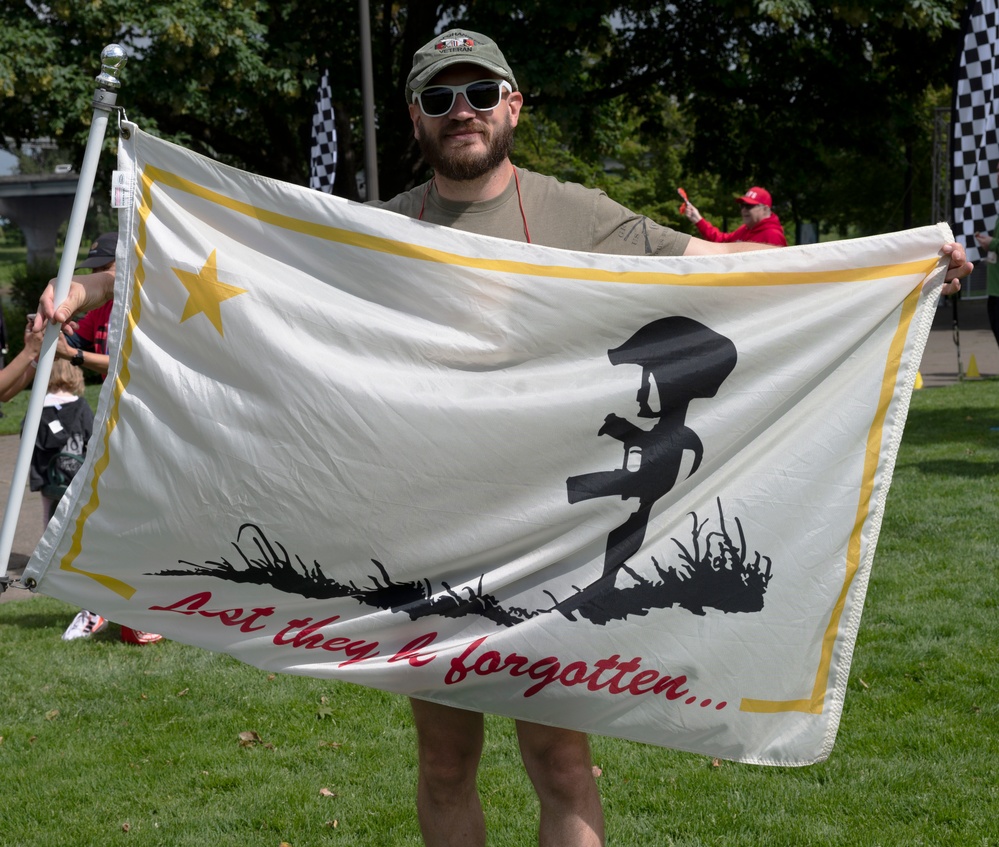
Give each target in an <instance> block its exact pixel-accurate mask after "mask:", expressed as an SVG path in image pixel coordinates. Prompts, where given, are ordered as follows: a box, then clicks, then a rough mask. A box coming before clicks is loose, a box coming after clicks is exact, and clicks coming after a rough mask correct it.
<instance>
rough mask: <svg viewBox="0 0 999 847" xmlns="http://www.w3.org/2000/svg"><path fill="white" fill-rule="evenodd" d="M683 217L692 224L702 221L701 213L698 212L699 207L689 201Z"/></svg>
mask: <svg viewBox="0 0 999 847" xmlns="http://www.w3.org/2000/svg"><path fill="white" fill-rule="evenodd" d="M683 215H684V217H685V218H686V219H687V220H688V221H690V222H691V223H692V224H696V223H697V222H698V221H699V220H700V219H701V213H700V212H698V211H697V207H696V206H695V205H694V204H693V203H691V202H690V201H689V200H688V201H687V203H686V208H685V209H684V210H683Z"/></svg>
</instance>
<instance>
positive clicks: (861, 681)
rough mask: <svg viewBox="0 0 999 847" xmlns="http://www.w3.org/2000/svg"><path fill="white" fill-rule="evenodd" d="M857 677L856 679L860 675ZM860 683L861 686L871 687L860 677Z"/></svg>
mask: <svg viewBox="0 0 999 847" xmlns="http://www.w3.org/2000/svg"><path fill="white" fill-rule="evenodd" d="M857 678H858V679H860V677H857ZM860 684H861V685H862V686H864V688H870V687H871V686H869V685H868V684H867V683H866V682H864V681H863V680H862V679H861V680H860Z"/></svg>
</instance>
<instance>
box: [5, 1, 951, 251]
mask: <svg viewBox="0 0 999 847" xmlns="http://www.w3.org/2000/svg"><path fill="white" fill-rule="evenodd" d="M963 5H964V3H963V2H962V0H874V2H867V3H860V2H854V0H842V2H838V3H836V4H826V3H817V2H814V3H813V2H810V0H689V2H687V3H684V4H675V3H669V2H663V0H633V2H629V3H626V4H625V3H616V2H610V0H579V2H576V3H573V4H570V5H568V6H566V5H564V4H553V3H549V2H540V0H490V2H483V1H482V0H469V2H465V3H457V2H436V0H435V1H434V2H431V0H410V2H406V3H385V4H382V5H380V6H375V7H372V10H371V17H372V20H371V30H372V41H373V44H372V50H373V60H374V82H375V102H376V109H377V111H376V122H377V127H378V146H379V159H380V161H381V162H382V166H381V168H380V173H379V182H380V185H381V189H382V190H381V194H382V196H383V197H388V196H392V195H393V194H395V193H396V192H398V191H400V190H402V189H404V188H407V187H410V186H412V185H413V184H415V183H417V182H418V181H420V180H422V179H423V178H424V176H425V173H426V169H425V166H424V165H423V163H422V162H421V160H420V156H419V151H418V149H417V147H416V145H415V144H414V142H413V139H412V132H411V126H410V121H409V117H408V114H407V108H406V102H405V99H404V90H403V88H404V82H405V78H406V75H407V73H408V70H409V66H410V62H411V58H412V55H413V53H414V52H415V50H416V49H417V48H418V47H419V46H420V45H422V44H423V43H424V42H425V41H426V40H427V39H428V38H429V37H430V36H431V35H432V34H433V33H435V32H439V31H440V29H441V26H440V24H441V23H442V22H446V23H447V24H448V25H465V26H468V27H469V28H471V29H474V30H476V31H481V32H485V33H488V34H489V35H491V36H493V37H494V38H495V39H496V40H497V41H498V42H499V43H500V44H501V45H502V46H503V49H504V52H505V53H506V54H507V58H508V59H509V60H510V62H511V64H512V66H513V67H514V69H515V70H516V74H517V79H518V82H519V84H520V87H521V88H522V89H523V90H524V92H525V94H526V96H527V102H528V104H529V106H528V109H527V110H526V114H525V124H524V126H523V127H522V129H521V132H520V133H519V135H520V140H519V144H520V147H519V149H518V151H517V153H516V155H517V156H518V161H523V162H528V163H530V162H534V161H538V162H544V163H545V164H549V163H554V164H557V165H558V168H557V169H556V173H558V174H560V175H562V176H564V177H565V178H574V179H580V180H581V181H584V182H587V183H589V184H600V185H604V186H605V187H606V188H607V189H608V190H609V191H611V192H612V193H613V195H614V196H617V197H620V198H622V199H627V201H628V202H633V203H635V204H639V205H640V206H641V208H643V209H648V210H651V211H653V212H654V213H655V214H656V215H657V216H659V217H660V218H662V219H664V220H666V221H670V220H674V219H675V217H676V215H675V211H674V208H675V198H676V195H675V192H674V189H675V187H676V184H677V183H679V184H684V183H686V187H687V188H688V190H693V191H694V192H695V194H696V195H697V196H698V199H699V200H700V203H701V205H702V206H703V210H704V211H705V212H706V213H711V212H712V211H714V209H713V205H714V204H716V203H717V204H719V205H718V209H717V211H718V212H720V213H723V214H727V213H729V212H732V211H734V210H733V209H732V208H731V206H730V204H731V195H732V193H733V192H741V191H742V190H744V189H745V188H746V187H747V186H748V185H749V184H752V183H763V184H766V185H767V186H768V187H769V188H771V189H772V191H773V192H774V194H775V196H776V198H777V199H778V202H779V203H780V204H781V206H782V212H783V211H784V209H786V210H787V215H789V216H790V218H791V219H794V220H805V219H818V218H822V219H825V220H827V221H829V222H830V223H832V224H834V225H836V226H838V227H841V228H844V229H845V228H847V227H851V226H852V227H854V228H855V229H857V230H858V231H862V232H874V231H883V230H886V229H897V228H900V227H902V226H908V225H910V224H912V223H917V222H922V221H923V220H924V219H925V217H924V211H923V210H924V208H928V199H927V198H928V196H929V185H930V176H929V166H928V164H927V165H925V166H921V164H920V163H921V161H925V162H927V163H928V161H929V156H928V155H927V154H926V152H925V146H926V144H927V141H926V139H928V138H929V137H930V130H929V117H928V114H929V113H928V108H929V103H930V102H931V100H932V98H933V97H934V96H938V95H939V94H940V92H941V91H944V90H945V88H946V86H947V84H948V83H949V81H950V72H951V64H952V62H953V57H954V56H955V55H956V52H957V45H958V42H959V38H960V33H959V31H958V28H957V22H958V20H959V17H960V12H961V11H962V8H963ZM358 22H359V17H358V4H357V2H356V0H350V2H347V0H329V1H328V2H319V0H280V2H279V1H278V0H222V2H220V3H214V2H209V0H163V2H160V3H156V4H150V3H140V2H138V0H102V2H100V3H96V2H95V3H76V2H70V0H53V2H51V3H50V4H48V5H46V6H40V5H36V4H29V3H27V2H16V0H0V96H2V98H3V99H2V104H0V132H2V133H3V134H4V135H5V136H9V137H11V138H13V139H14V140H15V141H21V140H24V139H29V138H39V137H50V138H53V139H55V141H56V142H57V143H59V144H60V145H62V146H65V147H67V148H68V149H71V150H73V151H74V154H75V157H76V161H77V163H78V162H79V160H80V158H81V157H82V150H83V144H84V141H85V139H86V133H87V124H88V122H89V119H90V112H91V108H90V99H91V96H92V93H93V77H94V75H95V74H96V72H97V57H98V56H99V54H100V50H101V48H102V47H103V46H105V45H106V44H108V43H111V42H117V43H120V44H122V45H123V46H124V47H125V48H126V51H127V52H128V54H129V57H130V58H129V61H128V64H127V65H126V67H125V70H124V71H123V74H122V79H123V88H122V92H121V94H120V95H119V103H120V104H121V105H123V106H124V107H125V109H126V112H127V114H128V115H129V117H130V118H132V119H134V120H135V121H136V122H137V123H138V124H139V125H140V126H142V127H143V128H144V129H146V130H147V131H150V132H155V133H156V134H158V135H160V136H162V137H165V138H168V139H171V140H175V141H178V142H180V143H182V144H185V145H186V146H188V147H190V148H191V149H193V150H195V151H197V152H201V153H204V154H206V155H209V156H211V157H214V158H217V159H219V160H221V161H223V162H226V163H230V164H233V165H237V166H239V167H243V168H246V169H248V170H251V171H254V172H256V173H260V174H263V175H267V176H273V177H276V178H279V179H284V180H288V181H290V182H295V183H299V184H304V183H305V182H306V179H307V176H308V165H309V162H308V152H309V142H310V128H311V118H312V110H313V100H314V92H315V88H316V85H317V83H318V80H319V77H320V75H321V73H322V71H323V70H324V69H326V68H329V69H330V71H331V76H332V79H333V80H334V98H335V101H336V102H335V106H336V114H337V123H338V141H339V147H340V151H339V152H340V161H339V163H338V174H337V183H336V186H335V191H336V193H338V194H341V195H343V196H348V197H350V196H355V195H356V192H355V187H354V186H355V183H354V172H355V170H356V168H357V167H358V165H359V159H360V157H359V155H358V153H357V151H359V150H360V149H362V146H363V143H364V139H363V121H362V119H361V118H362V103H361V94H360V71H359V69H358V55H359V45H358V38H359V35H358V33H359V23H358ZM106 144H107V146H108V148H109V149H110V148H113V146H114V139H113V137H109V138H108V140H107V142H106ZM605 162H614V163H617V164H615V168H617V169H616V170H612V171H609V172H605V170H604V168H603V167H602V165H603V163H605ZM705 200H707V204H706V205H704V203H705ZM679 225H683V224H679Z"/></svg>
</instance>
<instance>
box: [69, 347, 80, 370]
mask: <svg viewBox="0 0 999 847" xmlns="http://www.w3.org/2000/svg"><path fill="white" fill-rule="evenodd" d="M69 361H70V364H73V365H76V366H77V367H78V368H82V367H83V351H82V350H77V351H76V352H75V353H74V354H73V358H72V359H70V360H69Z"/></svg>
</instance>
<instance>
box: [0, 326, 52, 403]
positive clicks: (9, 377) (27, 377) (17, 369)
mask: <svg viewBox="0 0 999 847" xmlns="http://www.w3.org/2000/svg"><path fill="white" fill-rule="evenodd" d="M41 349H42V333H40V332H32V331H31V328H30V327H28V328H27V329H25V331H24V347H23V348H22V349H21V352H20V353H18V354H17V355H16V356H15V357H14V358H13V359H12V360H11V363H10V364H9V365H7V367H5V368H4V369H3V370H2V371H0V402H3V403H6V402H7V401H8V400H10V399H11V398H12V397H14V396H15V395H16V394H18V393H19V392H21V391H23V390H24V389H25V388H27V387H28V386H29V385H31V382H32V380H33V379H34V378H35V368H36V367H37V365H38V354H39V353H40V352H41Z"/></svg>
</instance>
